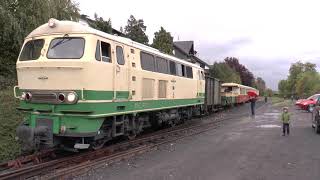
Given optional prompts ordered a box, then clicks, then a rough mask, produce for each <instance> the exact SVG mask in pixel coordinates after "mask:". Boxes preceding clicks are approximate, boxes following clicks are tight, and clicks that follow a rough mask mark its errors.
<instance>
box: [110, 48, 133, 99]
mask: <svg viewBox="0 0 320 180" xmlns="http://www.w3.org/2000/svg"><path fill="white" fill-rule="evenodd" d="M115 56H116V58H115V59H116V60H115V63H114V66H115V76H114V81H115V83H114V89H115V90H114V99H116V100H128V98H129V94H130V93H129V86H128V66H129V62H128V59H127V58H126V55H125V48H124V47H123V45H120V44H115Z"/></svg>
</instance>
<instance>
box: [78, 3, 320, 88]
mask: <svg viewBox="0 0 320 180" xmlns="http://www.w3.org/2000/svg"><path fill="white" fill-rule="evenodd" d="M78 2H79V3H80V10H81V13H82V14H86V15H89V16H90V17H93V14H94V13H95V12H96V13H98V15H99V16H102V17H103V18H105V19H108V18H111V21H112V25H113V27H114V28H116V29H119V28H120V26H123V27H124V26H125V25H126V23H127V19H128V18H129V16H130V15H131V14H132V15H134V16H135V17H136V18H137V19H140V18H142V19H143V20H144V22H145V25H146V26H147V35H148V37H149V39H150V41H151V42H152V39H153V34H154V32H155V31H158V30H159V29H160V27H161V26H163V27H164V28H165V29H166V30H167V31H169V32H171V35H172V36H173V37H174V40H181V41H182V40H193V41H194V42H195V49H196V50H197V51H198V53H199V56H200V57H201V58H202V59H203V60H205V61H206V62H208V63H209V64H212V63H213V62H214V61H222V60H223V59H224V58H225V57H226V56H234V57H237V58H239V59H240V63H242V64H244V65H246V66H247V67H248V68H249V70H250V71H252V72H253V73H254V75H255V76H256V77H257V76H260V77H262V78H263V79H264V80H265V81H266V83H267V86H268V87H270V88H272V89H277V84H278V81H279V80H281V79H284V78H286V77H287V75H288V69H289V67H290V64H291V63H293V62H296V61H297V60H303V61H309V62H313V63H316V64H317V66H318V67H319V66H320V44H319V42H320V1H316V0H296V1H295V0H206V1H205V0H193V1H189V0H181V1H178V0H161V1H151V0H135V1H133V0H122V1H106V0H78Z"/></svg>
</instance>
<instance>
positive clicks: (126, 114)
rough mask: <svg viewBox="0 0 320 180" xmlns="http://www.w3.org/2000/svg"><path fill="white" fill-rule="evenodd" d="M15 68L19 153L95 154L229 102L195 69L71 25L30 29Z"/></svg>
mask: <svg viewBox="0 0 320 180" xmlns="http://www.w3.org/2000/svg"><path fill="white" fill-rule="evenodd" d="M16 69H17V76H18V85H17V86H15V88H14V92H15V97H16V98H19V99H20V105H19V107H17V109H18V110H20V111H21V112H23V113H24V114H25V115H24V118H25V119H24V121H23V123H22V124H21V125H20V126H19V127H18V128H17V137H18V139H19V141H20V142H21V144H22V150H23V151H25V152H30V151H39V150H43V149H48V148H53V147H58V148H63V149H66V150H72V151H75V150H79V149H88V148H92V149H97V148H101V147H102V146H103V145H104V144H105V143H106V142H108V141H110V140H112V139H114V138H117V137H121V136H125V137H127V138H129V139H132V138H135V136H136V135H138V134H139V133H141V132H142V131H143V130H144V129H146V128H149V127H159V126H162V125H168V126H174V125H175V124H178V123H181V122H183V121H184V120H187V119H190V118H192V116H195V115H200V114H202V113H204V112H206V111H212V110H213V109H215V108H216V107H218V106H221V105H227V103H233V102H227V101H224V100H223V98H222V97H221V92H220V91H221V82H220V81H219V80H217V79H214V78H212V77H209V76H206V75H205V70H204V69H203V68H201V67H200V66H198V65H195V64H193V63H189V62H187V61H185V60H182V59H178V58H176V57H174V56H171V55H167V54H164V53H162V52H160V51H159V50H156V49H154V48H151V47H149V46H146V45H143V44H140V43H137V42H134V41H132V40H130V39H127V38H124V37H120V36H117V35H111V34H107V33H104V32H101V31H98V30H96V29H93V28H91V27H88V26H86V25H83V24H80V23H77V22H72V21H59V20H56V19H50V20H49V22H48V23H46V24H44V25H42V26H40V27H38V28H36V29H35V30H34V31H32V32H31V33H30V34H29V35H28V36H27V37H26V38H25V41H24V43H23V46H22V49H21V52H20V55H19V57H18V60H17V63H16Z"/></svg>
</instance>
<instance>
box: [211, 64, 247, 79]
mask: <svg viewBox="0 0 320 180" xmlns="http://www.w3.org/2000/svg"><path fill="white" fill-rule="evenodd" d="M210 75H211V76H212V77H215V78H218V79H220V80H221V81H223V82H226V83H228V82H234V83H239V84H241V80H240V75H239V74H238V73H237V72H236V71H235V70H234V69H232V68H231V67H229V66H228V64H226V63H225V62H215V63H214V64H213V66H211V67H210Z"/></svg>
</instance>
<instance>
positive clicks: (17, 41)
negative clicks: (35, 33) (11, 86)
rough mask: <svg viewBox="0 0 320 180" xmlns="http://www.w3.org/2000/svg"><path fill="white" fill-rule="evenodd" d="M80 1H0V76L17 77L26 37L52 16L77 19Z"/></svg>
mask: <svg viewBox="0 0 320 180" xmlns="http://www.w3.org/2000/svg"><path fill="white" fill-rule="evenodd" d="M78 17H79V9H78V4H76V3H74V2H73V1H71V0H2V1H0V52H1V53H0V76H4V77H5V78H11V77H14V76H15V63H16V59H17V57H18V55H19V51H20V47H21V45H22V43H23V40H24V38H25V37H26V36H27V35H28V34H29V33H30V32H31V31H32V30H34V29H35V28H37V27H38V26H40V25H42V24H44V23H46V22H48V20H49V19H50V18H56V19H59V20H77V19H78Z"/></svg>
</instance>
